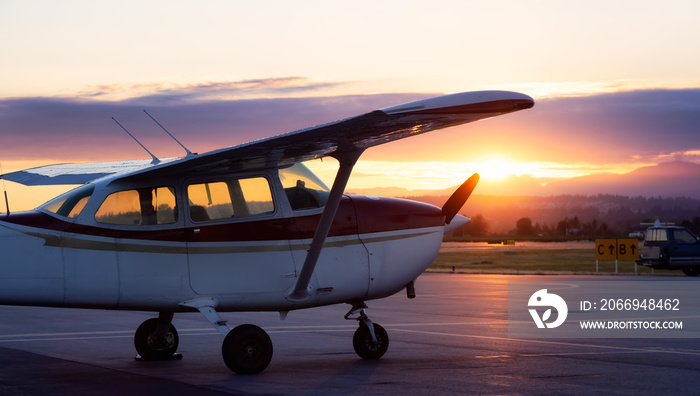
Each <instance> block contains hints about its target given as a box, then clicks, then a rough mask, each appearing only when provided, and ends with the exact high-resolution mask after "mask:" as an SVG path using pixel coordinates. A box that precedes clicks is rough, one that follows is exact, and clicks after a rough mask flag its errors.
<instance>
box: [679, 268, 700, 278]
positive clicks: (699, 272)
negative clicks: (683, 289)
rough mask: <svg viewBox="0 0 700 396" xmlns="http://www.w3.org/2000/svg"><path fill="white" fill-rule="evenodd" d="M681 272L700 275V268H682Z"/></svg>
mask: <svg viewBox="0 0 700 396" xmlns="http://www.w3.org/2000/svg"><path fill="white" fill-rule="evenodd" d="M683 273H684V274H686V275H687V276H698V275H700V268H683Z"/></svg>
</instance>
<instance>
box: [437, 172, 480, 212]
mask: <svg viewBox="0 0 700 396" xmlns="http://www.w3.org/2000/svg"><path fill="white" fill-rule="evenodd" d="M478 182H479V174H478V173H475V174H473V175H472V177H470V178H469V179H467V181H465V182H464V183H462V185H461V186H459V188H458V189H457V190H456V191H455V192H454V193H453V194H452V196H450V198H448V199H447V202H445V204H444V205H443V206H442V213H444V214H445V224H450V222H451V221H452V219H454V217H455V215H456V214H457V212H459V210H460V209H462V206H464V203H465V202H467V199H469V196H470V195H472V191H474V187H476V183H478Z"/></svg>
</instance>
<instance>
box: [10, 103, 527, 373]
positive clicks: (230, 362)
mask: <svg viewBox="0 0 700 396" xmlns="http://www.w3.org/2000/svg"><path fill="white" fill-rule="evenodd" d="M533 106H534V101H533V99H532V98H531V97H529V96H527V95H523V94H520V93H515V92H506V91H479V92H466V93H460V94H454V95H445V96H439V97H435V98H431V99H425V100H419V101H416V102H411V103H406V104H402V105H398V106H393V107H388V108H384V109H381V110H376V111H373V112H370V113H366V114H363V115H360V116H357V117H353V118H348V119H345V120H341V121H337V122H332V123H329V124H325V125H320V126H316V127H313V128H308V129H303V130H299V131H296V132H291V133H288V134H283V135H279V136H276V137H272V138H268V139H263V140H259V141H255V142H252V143H247V144H242V145H238V146H234V147H229V148H224V149H219V150H215V151H211V152H208V153H204V154H198V155H197V154H192V153H191V152H189V151H187V155H186V156H184V157H181V158H176V159H167V160H159V159H157V158H156V157H155V156H153V159H152V160H140V161H120V162H103V163H89V164H59V165H49V166H44V167H39V168H33V169H28V170H23V171H18V172H12V173H8V174H5V175H2V176H1V178H3V179H5V180H10V181H14V182H17V183H21V184H24V185H28V186H34V185H56V184H61V185H63V184H78V185H80V187H78V188H76V189H74V190H71V191H69V192H67V193H65V194H62V195H60V196H58V197H56V198H54V199H52V200H51V201H49V202H47V203H46V204H44V205H42V206H40V207H38V208H36V209H34V210H32V211H26V212H18V213H10V211H9V210H8V213H7V214H5V215H0V249H1V250H2V252H3V259H2V262H1V263H0V304H3V305H28V306H49V307H72V308H97V309H112V310H142V311H152V312H158V317H157V318H155V317H154V318H151V319H148V320H146V321H145V322H143V323H142V324H141V325H140V326H139V327H138V329H137V330H136V333H135V335H134V345H135V348H136V351H137V353H138V355H137V359H140V360H162V359H173V358H179V357H181V355H179V354H177V353H176V350H177V347H178V344H179V338H178V333H177V330H176V329H175V327H174V326H173V325H172V323H171V322H172V318H173V315H174V314H175V313H177V312H192V311H199V312H201V313H202V314H203V315H204V317H205V318H206V319H207V320H208V321H209V322H210V323H211V324H212V325H213V326H214V328H216V329H217V330H218V331H219V332H220V333H221V334H222V335H223V336H224V341H223V345H222V355H223V359H224V362H225V363H226V365H227V366H228V368H229V369H231V370H232V371H234V372H235V373H239V374H252V373H259V372H261V371H263V370H264V369H265V368H266V367H267V366H268V364H269V363H270V361H271V359H272V351H273V348H272V342H271V341H270V337H269V336H268V335H267V333H266V332H265V331H264V330H262V329H261V328H260V327H258V326H255V325H251V324H243V325H239V326H237V327H234V328H233V329H230V328H229V327H228V325H227V321H226V320H224V319H223V318H222V317H221V316H220V315H219V313H220V312H239V311H278V312H279V313H280V317H281V318H282V319H284V317H285V316H286V315H287V313H288V312H289V311H293V310H297V309H303V308H310V307H317V306H323V305H330V304H339V303H347V304H349V305H350V306H351V308H350V310H349V312H348V313H347V314H346V315H345V318H346V319H356V320H358V321H359V326H358V329H357V330H356V332H355V334H354V336H353V347H354V349H355V351H356V353H357V354H358V355H359V356H360V357H362V358H365V359H379V358H380V357H381V356H383V355H384V353H385V352H386V350H387V348H388V346H389V338H388V335H387V333H386V331H385V330H384V329H383V328H382V326H380V325H379V324H376V323H373V321H372V320H370V319H369V317H368V315H367V313H366V309H367V305H366V304H365V303H366V301H369V300H373V299H379V298H383V297H387V296H390V295H393V294H395V293H397V292H399V291H401V290H403V289H406V291H407V293H408V297H409V298H411V297H413V296H415V290H414V281H415V280H416V278H418V276H419V275H420V274H421V273H422V272H423V271H424V270H425V269H426V268H427V267H428V266H430V264H431V263H432V262H433V260H434V259H435V257H436V256H437V254H438V252H439V249H440V244H441V242H442V237H443V233H444V232H447V231H449V230H452V229H456V228H458V227H460V226H461V225H463V224H465V223H466V222H467V221H469V220H468V219H467V218H466V217H463V216H460V215H458V214H457V212H458V211H459V210H460V209H461V207H462V206H463V204H464V203H465V202H466V200H467V198H468V197H469V195H470V194H471V192H472V191H473V189H474V187H475V186H476V183H477V181H478V178H479V176H478V175H477V174H474V175H473V176H472V177H470V178H469V179H467V181H465V182H464V184H463V185H462V186H460V187H459V188H458V189H457V190H456V191H455V193H454V194H453V195H452V196H451V197H450V198H449V199H448V201H447V202H446V203H445V205H444V206H443V207H442V208H438V207H435V206H432V205H428V204H424V203H419V202H415V201H409V200H402V199H395V198H380V197H369V196H359V195H344V194H343V192H344V190H345V187H346V185H347V182H348V179H349V178H350V175H351V173H352V169H353V166H354V165H355V163H356V162H357V160H358V159H359V158H360V155H361V154H362V152H363V151H364V150H365V149H367V148H369V147H373V146H376V145H380V144H384V143H388V142H391V141H394V140H397V139H402V138H406V137H410V136H415V135H418V134H422V133H426V132H430V131H434V130H438V129H442V128H447V127H452V126H455V125H460V124H464V123H468V122H473V121H477V120H481V119H485V118H489V117H493V116H497V115H502V114H507V113H512V112H515V111H518V110H523V109H528V108H531V107H533ZM178 143H179V142H178ZM183 148H184V146H183ZM185 150H186V149H185ZM323 157H333V158H335V159H337V160H338V161H339V168H338V171H337V175H336V177H335V180H334V182H333V184H332V187H331V188H328V187H327V186H326V185H324V183H323V182H322V181H321V180H319V179H318V178H317V177H316V176H315V175H314V174H313V173H311V172H310V171H309V169H308V168H307V167H306V166H305V165H304V164H303V163H302V162H304V161H308V160H312V159H317V158H323Z"/></svg>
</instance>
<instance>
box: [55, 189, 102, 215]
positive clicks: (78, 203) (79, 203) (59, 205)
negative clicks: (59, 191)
mask: <svg viewBox="0 0 700 396" xmlns="http://www.w3.org/2000/svg"><path fill="white" fill-rule="evenodd" d="M94 190H95V186H93V185H85V186H81V187H78V188H76V189H74V190H71V191H68V192H67V193H65V194H63V195H60V196H58V197H56V198H54V199H52V200H51V201H49V202H47V203H46V204H44V205H43V206H42V208H43V209H45V210H47V211H49V212H51V213H55V214H57V215H59V216H63V217H68V218H72V219H74V218H76V217H78V215H80V213H81V212H82V211H83V209H84V208H85V205H86V204H87V201H88V200H89V199H90V197H91V196H92V192H93V191H94Z"/></svg>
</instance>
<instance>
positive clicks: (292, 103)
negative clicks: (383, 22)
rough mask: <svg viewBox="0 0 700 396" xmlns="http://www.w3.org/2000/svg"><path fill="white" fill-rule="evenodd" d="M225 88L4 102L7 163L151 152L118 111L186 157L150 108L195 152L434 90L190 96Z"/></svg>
mask: <svg viewBox="0 0 700 396" xmlns="http://www.w3.org/2000/svg"><path fill="white" fill-rule="evenodd" d="M251 84H253V85H259V84H256V83H251ZM262 85H265V86H266V87H270V86H271V84H262ZM283 85H284V84H283ZM219 88H220V87H219V86H218V85H217V86H215V87H190V89H188V90H186V92H184V93H181V94H177V93H176V92H174V91H173V92H171V93H168V94H162V95H165V96H167V97H168V98H169V99H168V100H164V99H163V98H161V100H156V98H155V97H154V96H147V97H142V98H133V99H128V100H122V101H98V100H85V99H64V98H21V99H5V100H0V161H10V160H11V161H19V160H28V159H50V160H52V161H70V162H73V161H100V160H105V161H107V160H115V159H124V158H144V157H145V158H147V155H146V153H145V152H144V151H143V150H142V149H141V148H140V147H138V145H137V144H136V143H135V142H133V140H131V138H129V137H128V136H127V135H126V134H125V133H124V132H123V131H122V130H121V129H120V128H119V126H118V125H116V124H115V123H114V122H113V121H112V120H111V117H114V118H115V119H116V120H118V121H119V122H120V123H121V124H122V125H124V127H125V128H127V129H128V130H129V131H130V132H131V133H132V134H133V135H135V136H136V137H137V138H138V139H139V140H140V141H141V142H142V143H144V145H146V147H148V148H149V150H150V151H152V152H154V153H155V154H156V155H157V156H159V157H168V156H179V155H182V154H183V152H182V150H181V148H179V146H178V145H177V144H176V143H175V142H174V141H172V140H171V139H170V138H169V137H168V136H167V135H166V134H165V133H164V132H163V131H162V130H161V129H160V128H159V127H158V126H157V125H156V124H155V123H154V122H153V121H152V120H151V119H150V118H148V116H146V115H145V114H144V113H143V111H142V110H143V109H146V110H147V111H148V112H149V113H150V114H151V115H153V116H154V117H155V118H156V119H157V120H158V121H159V122H160V123H161V124H162V125H163V126H165V127H166V128H167V129H168V130H169V131H170V132H171V133H173V134H174V135H175V136H176V137H177V138H178V139H179V140H180V141H181V142H183V143H184V144H185V145H186V146H188V148H189V149H190V150H192V151H194V152H206V151H209V150H213V149H217V148H221V147H226V146H231V145H235V144H241V143H245V142H248V141H252V140H257V139H261V138H265V137H269V136H274V135H277V134H281V133H286V132H291V131H294V130H297V129H301V128H305V127H309V126H313V125H318V124H322V123H326V122H329V121H334V120H338V119H342V118H346V117H350V116H354V115H358V114H362V113H365V112H368V111H372V110H375V109H377V108H381V107H386V106H390V105H393V104H396V103H402V102H407V101H411V100H416V99H419V98H421V97H426V96H430V95H425V94H383V95H361V96H342V97H315V98H275V99H246V100H195V101H193V100H190V99H191V98H192V92H195V94H196V95H198V94H199V91H203V92H206V91H210V90H217V89H219ZM226 89H228V88H226Z"/></svg>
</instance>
